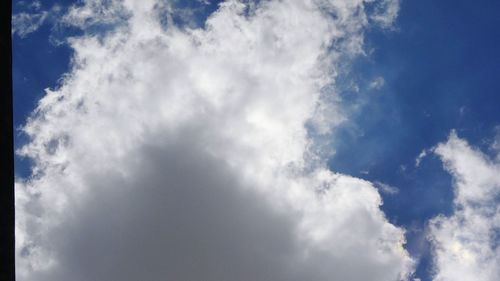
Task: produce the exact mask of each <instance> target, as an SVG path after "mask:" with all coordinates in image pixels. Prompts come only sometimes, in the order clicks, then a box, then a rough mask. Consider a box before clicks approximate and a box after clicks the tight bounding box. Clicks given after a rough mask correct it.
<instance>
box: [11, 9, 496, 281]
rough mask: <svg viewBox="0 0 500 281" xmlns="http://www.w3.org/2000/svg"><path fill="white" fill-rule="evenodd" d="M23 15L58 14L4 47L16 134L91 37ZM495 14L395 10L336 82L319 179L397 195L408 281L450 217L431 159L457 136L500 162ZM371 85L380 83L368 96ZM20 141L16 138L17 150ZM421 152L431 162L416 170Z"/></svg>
mask: <svg viewBox="0 0 500 281" xmlns="http://www.w3.org/2000/svg"><path fill="white" fill-rule="evenodd" d="M27 3H28V2H27V1H24V2H18V3H15V4H14V6H13V8H14V10H13V14H14V15H16V14H19V13H22V12H27V13H34V12H35V13H36V12H38V11H43V10H49V9H51V8H52V7H53V6H54V5H55V4H58V5H61V7H62V12H58V13H54V14H53V15H51V16H49V17H48V18H47V19H46V20H45V21H44V23H43V24H41V25H40V27H39V28H38V29H37V30H36V31H34V32H32V33H29V34H27V35H25V36H19V34H14V36H13V51H14V53H13V79H14V80H13V82H14V125H15V127H16V128H20V127H21V126H22V125H23V124H24V123H25V121H26V118H27V117H28V116H29V115H30V113H31V112H32V111H33V110H34V109H35V107H36V105H37V102H38V100H39V99H40V98H42V97H43V96H44V95H45V93H44V89H46V88H51V89H57V87H58V86H59V83H60V82H59V81H60V78H61V77H62V75H63V74H64V73H66V72H68V71H70V60H71V56H72V54H73V50H72V49H71V47H70V46H68V45H67V44H61V45H56V44H55V43H54V41H57V40H64V38H66V37H68V36H75V35H76V36H82V34H84V32H87V34H88V33H89V32H92V31H89V30H88V29H87V30H85V31H81V30H79V29H78V28H75V27H68V26H64V25H61V26H56V25H55V23H56V21H57V19H58V16H59V15H62V14H64V13H65V11H66V9H67V7H69V5H71V4H73V3H72V2H71V1H44V2H43V3H42V6H41V8H39V9H36V8H33V7H29V4H27ZM180 3H182V4H177V7H178V8H179V10H177V14H176V13H175V12H174V13H173V17H174V24H177V25H189V24H194V25H198V26H202V25H203V23H204V20H205V18H206V17H207V16H208V15H209V14H210V13H211V12H213V11H214V10H215V9H217V4H216V3H213V2H212V3H211V4H210V5H204V4H200V3H199V2H197V1H187V2H180ZM499 9H500V3H499V2H498V1H493V0H485V1H481V2H480V3H478V2H472V1H432V0H422V1H405V0H403V1H401V4H400V7H399V13H398V16H397V18H396V20H395V22H394V23H393V25H392V27H391V28H389V29H384V28H380V27H376V26H373V27H372V26H369V27H367V28H366V30H364V31H363V34H364V42H365V46H364V48H365V50H369V52H368V54H367V55H366V56H358V57H357V58H356V59H355V60H354V61H352V62H351V63H350V68H349V71H347V72H345V73H344V72H343V73H341V74H340V76H339V78H338V82H337V87H338V89H337V91H338V94H339V96H340V98H341V101H340V107H341V108H343V110H344V112H345V114H346V119H347V121H346V122H344V123H342V124H340V125H339V127H337V128H335V130H334V133H333V134H332V136H331V137H332V146H333V148H334V150H335V154H334V155H333V156H332V157H331V158H330V159H329V160H328V167H329V168H330V169H331V170H333V171H335V172H339V173H343V174H347V175H351V176H354V177H357V178H361V179H365V180H368V181H370V182H372V183H375V186H377V187H378V188H379V189H380V190H381V188H380V187H381V186H383V185H384V184H386V185H389V186H392V187H395V188H397V192H383V191H382V190H381V191H380V194H381V196H382V198H383V201H384V204H383V205H382V207H381V209H382V210H383V211H384V213H385V214H386V216H387V218H388V220H389V221H390V222H391V223H393V224H395V225H397V226H402V227H404V228H406V229H407V236H406V237H407V240H408V243H407V245H406V248H407V250H408V251H409V253H410V255H412V256H413V257H415V258H416V259H417V260H418V266H417V267H416V274H415V277H418V278H420V279H421V280H422V281H424V280H425V281H427V280H432V273H431V267H432V265H431V256H430V255H431V253H430V244H429V242H427V241H425V238H424V235H425V231H426V227H427V224H428V221H429V220H430V219H432V218H433V217H435V216H437V215H439V214H445V215H450V214H452V213H453V199H454V185H453V174H450V173H449V171H448V172H447V171H446V170H445V169H444V168H443V163H442V161H441V160H440V156H439V155H436V154H434V153H432V152H430V150H431V149H433V147H435V146H436V145H437V144H438V143H442V142H445V141H446V140H447V139H448V136H449V135H450V132H451V131H452V130H453V129H455V130H456V132H457V134H458V136H459V137H460V138H463V139H465V140H467V142H468V143H469V145H470V146H472V147H477V148H478V149H480V150H481V151H482V152H483V153H484V154H486V155H488V156H489V157H490V158H492V159H493V158H495V156H496V153H497V151H495V149H494V148H493V147H494V146H493V145H492V144H493V143H494V142H495V139H496V138H498V134H500V129H499V127H498V126H499V125H500V111H499V110H498V108H499V107H498V106H499V104H500V96H499V93H500V85H499V84H498V77H497V76H498V73H500V57H499V56H498V54H497V52H498V50H499V49H500V29H498V26H499V25H500V17H499V16H498V10H499ZM179 11H194V12H193V14H194V17H191V18H190V19H192V20H193V22H192V23H188V22H186V21H185V18H183V17H182V14H181V12H179ZM95 32H100V31H99V30H97V31H95ZM377 79H378V81H379V82H380V81H383V82H380V85H376V86H373V84H372V86H370V84H371V83H373V82H374V81H376V80H377ZM353 85H356V87H353ZM28 141H29V139H28V138H27V137H26V135H23V133H22V132H21V131H18V132H17V134H16V137H15V143H16V147H17V148H20V147H21V146H22V145H24V144H25V143H27V142H28ZM422 151H428V152H427V155H426V156H425V157H423V158H422V159H421V161H420V164H419V165H418V166H417V165H416V159H417V157H418V155H419V154H420V153H421V152H422ZM30 163H32V162H30V160H28V158H21V157H20V156H18V157H17V158H16V174H17V176H18V177H21V178H27V177H29V174H30V165H31V164H30ZM443 280H445V279H443ZM485 280H486V279H485Z"/></svg>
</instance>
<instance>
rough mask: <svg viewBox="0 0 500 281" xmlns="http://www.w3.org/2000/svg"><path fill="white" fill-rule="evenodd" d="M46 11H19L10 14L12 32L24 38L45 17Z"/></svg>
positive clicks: (40, 23) (43, 20)
mask: <svg viewBox="0 0 500 281" xmlns="http://www.w3.org/2000/svg"><path fill="white" fill-rule="evenodd" d="M47 16H48V12H47V11H41V12H37V13H19V14H15V15H13V16H12V34H17V35H18V36H19V37H21V38H24V37H26V36H27V35H28V34H30V33H32V32H35V31H37V30H38V28H40V26H42V24H43V23H44V22H45V20H46V19H47Z"/></svg>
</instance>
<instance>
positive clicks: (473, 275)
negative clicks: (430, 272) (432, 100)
mask: <svg viewBox="0 0 500 281" xmlns="http://www.w3.org/2000/svg"><path fill="white" fill-rule="evenodd" d="M434 152H435V153H436V154H437V155H438V156H439V157H440V158H441V159H442V161H443V162H444V166H445V168H446V170H448V172H450V174H451V175H452V176H453V180H454V186H455V199H454V205H455V207H454V212H453V214H452V215H450V216H443V215H441V216H438V217H436V218H434V219H433V220H432V221H431V223H430V233H429V237H430V241H431V242H432V244H433V249H434V263H435V277H434V280H436V281H452V280H464V281H469V280H470V281H472V280H474V281H476V280H480V281H493V280H499V279H500V247H498V241H499V238H500V236H499V233H500V205H499V204H498V203H499V198H500V197H499V195H500V164H499V163H498V162H497V161H493V160H491V159H490V158H489V157H488V156H487V155H485V154H483V153H482V152H480V151H479V150H477V149H475V148H473V147H471V146H469V144H468V143H467V142H466V141H465V140H463V139H460V138H459V137H458V136H457V135H456V133H455V132H454V131H453V132H452V133H451V134H450V136H449V139H448V141H447V142H445V143H441V144H439V145H438V146H437V147H436V148H435V149H434Z"/></svg>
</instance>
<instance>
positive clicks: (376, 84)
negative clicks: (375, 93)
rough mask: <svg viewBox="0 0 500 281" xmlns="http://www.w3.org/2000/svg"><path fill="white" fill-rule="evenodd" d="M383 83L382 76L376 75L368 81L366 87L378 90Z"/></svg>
mask: <svg viewBox="0 0 500 281" xmlns="http://www.w3.org/2000/svg"><path fill="white" fill-rule="evenodd" d="M384 84H385V80H384V77H377V78H375V79H373V80H372V82H370V84H369V85H368V87H369V88H370V89H374V90H380V89H381V88H382V87H383V86H384Z"/></svg>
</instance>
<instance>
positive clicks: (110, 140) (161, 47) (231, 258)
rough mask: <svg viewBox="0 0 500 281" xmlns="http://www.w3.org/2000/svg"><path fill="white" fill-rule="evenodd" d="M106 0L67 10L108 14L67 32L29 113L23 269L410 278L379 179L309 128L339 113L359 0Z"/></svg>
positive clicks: (360, 23)
mask: <svg viewBox="0 0 500 281" xmlns="http://www.w3.org/2000/svg"><path fill="white" fill-rule="evenodd" d="M105 2H106V3H107V4H106V6H100V5H97V3H99V2H98V1H95V0H89V1H86V2H85V3H84V4H83V6H82V5H80V6H75V7H74V8H72V9H70V10H69V13H68V15H67V17H66V18H65V20H67V19H70V18H71V19H73V23H74V24H75V25H77V26H80V27H81V28H83V29H85V28H88V27H89V23H91V24H92V25H94V24H99V23H100V22H104V23H110V22H111V23H113V24H112V25H113V28H112V29H111V30H107V31H106V33H105V34H104V35H102V34H101V35H93V34H92V33H91V32H87V33H85V35H83V36H81V37H74V38H70V39H68V44H70V46H71V47H72V48H73V50H74V57H73V60H72V62H73V65H72V70H71V71H70V72H69V73H67V74H66V75H65V76H64V79H63V80H62V84H61V85H60V87H59V88H57V89H52V90H47V93H46V95H45V97H43V98H42V99H41V100H40V102H39V104H38V107H37V109H36V111H35V112H34V113H33V115H32V116H31V117H30V118H29V120H28V122H27V123H26V125H25V127H24V131H25V132H26V133H27V134H28V136H29V137H30V142H29V143H28V144H26V145H25V146H24V147H23V148H22V149H20V150H19V152H18V153H19V154H20V155H23V156H25V157H30V158H32V159H33V160H34V163H35V164H34V166H33V175H32V176H31V177H30V178H29V179H25V180H18V182H17V185H16V211H17V217H16V235H17V236H16V237H17V239H16V249H17V258H16V263H17V274H18V280H41V281H43V280H51V281H58V280H75V281H80V280H81V281H84V280H164V279H168V280H179V281H182V280H186V281H188V280H189V281H193V280H207V281H211V280H213V281H215V280H218V281H221V280H242V281H244V280H249V281H258V280H262V281H265V280H283V281H285V280H286V281H290V280H311V281H324V280H342V281H355V280H360V281H361V280H363V281H365V280H373V281H377V280H380V281H389V280H406V279H408V278H410V277H409V276H410V274H411V271H412V266H413V261H412V259H411V258H410V257H409V255H408V253H407V252H406V251H405V249H404V248H403V246H404V243H405V237H404V230H403V229H401V228H398V227H396V226H394V225H392V224H390V223H389V222H388V220H387V219H386V217H385V215H384V214H383V212H382V211H381V210H380V205H381V204H382V201H381V198H380V195H379V194H378V192H377V189H376V188H375V187H374V185H373V184H372V183H370V182H367V181H364V180H361V179H357V178H353V177H350V176H348V175H343V174H338V173H334V172H332V171H330V170H328V168H327V167H326V164H325V163H326V160H327V159H325V157H324V154H323V151H324V150H323V147H322V141H319V142H318V141H317V138H315V137H311V136H317V137H318V138H319V139H320V137H319V136H321V135H328V134H329V133H330V132H331V129H332V127H333V126H334V125H335V124H336V122H335V120H333V119H334V117H335V116H337V115H335V114H333V115H331V114H330V115H328V116H325V114H327V113H326V112H328V110H325V109H326V108H330V109H335V106H336V105H335V102H334V101H335V99H333V98H332V96H335V94H336V93H335V75H336V71H337V70H336V68H337V65H338V64H339V63H340V62H341V61H342V60H344V59H346V58H351V57H353V56H355V55H356V54H360V53H361V51H362V41H363V30H364V29H365V28H366V27H367V25H368V24H369V22H370V21H369V20H368V19H369V17H370V14H367V12H366V11H365V10H364V4H365V3H364V2H363V1H352V0H349V1H302V0H301V1H256V2H250V1H243V2H240V1H227V2H224V3H222V4H221V5H220V7H219V9H218V10H217V11H216V12H214V13H213V14H212V15H210V17H209V18H208V19H207V21H206V23H205V25H204V26H203V27H200V28H194V27H190V26H187V27H186V26H184V27H182V28H181V27H178V26H177V25H176V24H175V23H174V22H172V21H169V20H168V17H169V14H168V9H167V12H166V14H165V10H164V9H163V10H162V9H161V7H162V5H163V4H165V3H163V2H158V1H140V2H138V1H133V0H130V1H105ZM385 2H387V1H385ZM385 2H384V3H385ZM103 7H104V8H103ZM391 7H392V6H391ZM160 11H161V12H160ZM377 13H378V14H379V16H380V15H381V14H380V11H377ZM163 17H167V20H166V21H163V19H164V18H163ZM332 116H333V117H332ZM339 118H340V117H339Z"/></svg>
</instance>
